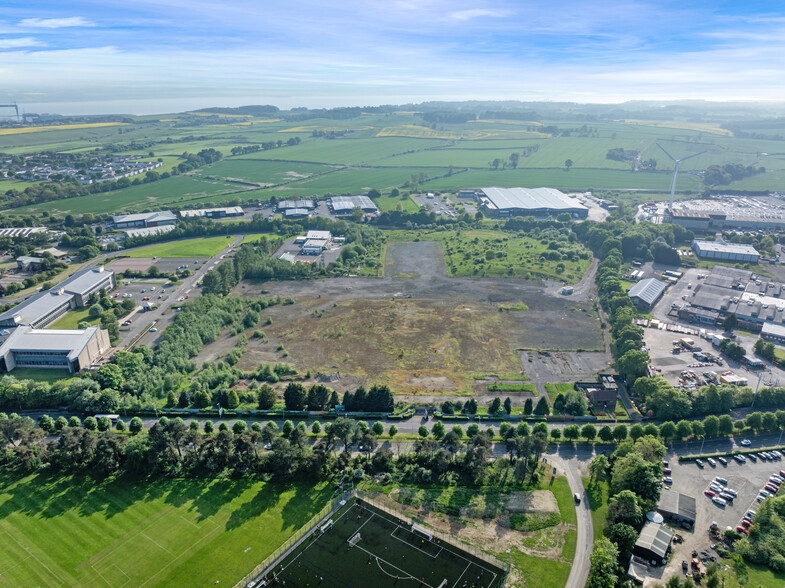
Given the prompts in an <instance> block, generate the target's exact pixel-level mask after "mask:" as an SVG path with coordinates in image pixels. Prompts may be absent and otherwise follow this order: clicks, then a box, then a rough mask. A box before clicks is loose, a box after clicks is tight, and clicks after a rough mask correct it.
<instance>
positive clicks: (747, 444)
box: [739, 439, 752, 447]
mask: <svg viewBox="0 0 785 588" xmlns="http://www.w3.org/2000/svg"><path fill="white" fill-rule="evenodd" d="M739 445H743V446H744V447H749V446H750V445H752V441H750V440H749V439H742V440H741V441H739Z"/></svg>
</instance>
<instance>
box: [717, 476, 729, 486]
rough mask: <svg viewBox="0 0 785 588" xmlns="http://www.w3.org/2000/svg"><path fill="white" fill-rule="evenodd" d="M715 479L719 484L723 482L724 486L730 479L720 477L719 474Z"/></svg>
mask: <svg viewBox="0 0 785 588" xmlns="http://www.w3.org/2000/svg"><path fill="white" fill-rule="evenodd" d="M714 481H715V482H717V483H718V484H722V485H723V486H727V485H728V480H726V479H725V478H720V477H719V476H718V477H716V478H714Z"/></svg>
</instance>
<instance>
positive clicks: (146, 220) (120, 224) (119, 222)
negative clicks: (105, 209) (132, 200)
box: [112, 210, 177, 229]
mask: <svg viewBox="0 0 785 588" xmlns="http://www.w3.org/2000/svg"><path fill="white" fill-rule="evenodd" d="M176 222H177V215H175V214H174V213H173V212H172V211H171V210H162V211H159V212H141V213H138V214H121V215H119V216H113V217H112V224H113V225H114V227H115V228H116V229H132V228H136V227H160V226H162V225H172V224H174V223H176Z"/></svg>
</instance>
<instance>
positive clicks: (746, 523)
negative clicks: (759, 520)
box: [741, 520, 752, 529]
mask: <svg viewBox="0 0 785 588" xmlns="http://www.w3.org/2000/svg"><path fill="white" fill-rule="evenodd" d="M741 526H742V527H744V528H745V529H749V528H750V527H751V526H752V521H747V520H743V521H741Z"/></svg>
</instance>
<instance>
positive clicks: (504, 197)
mask: <svg viewBox="0 0 785 588" xmlns="http://www.w3.org/2000/svg"><path fill="white" fill-rule="evenodd" d="M479 197H480V202H481V203H482V205H483V207H484V208H485V210H486V211H488V212H489V213H491V214H498V215H500V216H528V215H532V216H548V215H557V214H560V213H562V212H568V213H570V214H571V215H573V216H576V217H579V218H586V217H587V216H588V214H589V209H588V208H586V207H585V206H583V205H582V204H581V203H580V202H578V200H576V199H575V198H571V197H570V196H567V195H566V194H564V193H563V192H561V191H560V190H557V189H555V188H498V187H491V188H481V189H480V190H479Z"/></svg>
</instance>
